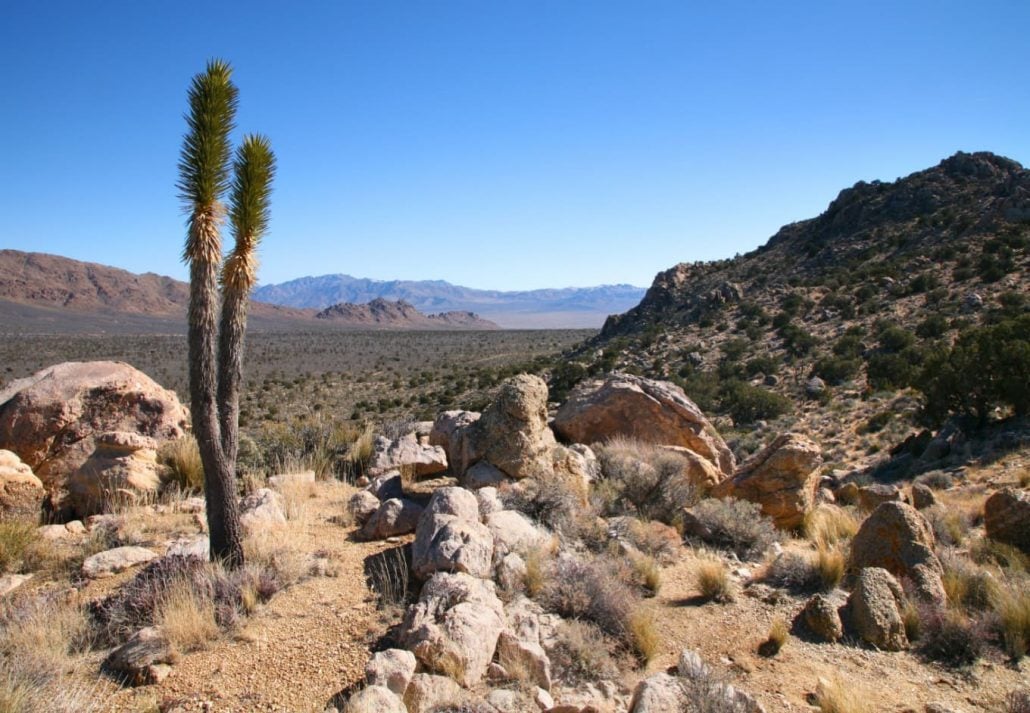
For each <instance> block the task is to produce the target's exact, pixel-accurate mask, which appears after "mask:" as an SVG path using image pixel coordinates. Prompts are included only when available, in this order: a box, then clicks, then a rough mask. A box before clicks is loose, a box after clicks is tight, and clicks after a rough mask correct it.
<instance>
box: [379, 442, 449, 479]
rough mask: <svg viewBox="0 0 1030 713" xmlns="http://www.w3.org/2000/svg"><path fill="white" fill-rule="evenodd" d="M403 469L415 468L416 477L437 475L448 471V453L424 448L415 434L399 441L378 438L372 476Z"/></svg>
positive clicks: (441, 449) (433, 448)
mask: <svg viewBox="0 0 1030 713" xmlns="http://www.w3.org/2000/svg"><path fill="white" fill-rule="evenodd" d="M402 467H411V468H414V471H415V477H417V478H421V477H423V476H430V475H436V474H437V473H442V472H444V471H445V470H447V453H446V452H445V451H444V449H443V447H441V446H424V445H422V444H421V443H419V442H418V437H417V436H416V435H415V434H414V433H409V434H408V435H406V436H402V437H401V438H398V439H397V440H394V441H391V440H390V439H389V438H385V437H383V436H378V437H377V438H376V439H375V444H374V445H373V450H372V460H371V462H370V463H369V467H368V471H369V473H370V474H372V475H378V474H380V473H386V472H389V471H391V470H395V469H397V468H402Z"/></svg>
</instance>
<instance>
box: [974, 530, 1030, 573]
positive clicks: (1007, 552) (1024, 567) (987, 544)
mask: <svg viewBox="0 0 1030 713" xmlns="http://www.w3.org/2000/svg"><path fill="white" fill-rule="evenodd" d="M969 556H970V557H971V558H972V560H973V561H974V562H976V563H977V564H983V565H987V564H992V565H995V566H997V567H1000V568H1001V569H1003V570H1005V571H1006V572H1007V573H1009V574H1010V575H1020V574H1026V573H1030V557H1027V556H1026V555H1025V554H1023V553H1022V552H1021V551H1020V550H1019V549H1018V548H1016V547H1013V546H1012V545H1009V544H1006V543H1004V542H998V541H996V540H992V539H990V538H987V537H981V538H980V539H978V540H975V541H974V542H973V543H972V544H971V545H970V547H969Z"/></svg>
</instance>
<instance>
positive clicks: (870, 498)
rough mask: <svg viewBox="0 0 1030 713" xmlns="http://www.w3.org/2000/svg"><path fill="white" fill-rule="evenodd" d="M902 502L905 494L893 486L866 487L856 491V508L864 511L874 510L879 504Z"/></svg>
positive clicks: (877, 485)
mask: <svg viewBox="0 0 1030 713" xmlns="http://www.w3.org/2000/svg"><path fill="white" fill-rule="evenodd" d="M904 500H905V494H904V493H903V492H901V490H900V489H899V488H897V487H895V486H893V485H883V484H876V485H867V486H865V487H863V488H859V489H858V506H859V507H860V508H861V509H863V510H866V511H872V510H875V509H876V508H877V507H878V506H879V505H880V503H888V502H891V501H897V502H904Z"/></svg>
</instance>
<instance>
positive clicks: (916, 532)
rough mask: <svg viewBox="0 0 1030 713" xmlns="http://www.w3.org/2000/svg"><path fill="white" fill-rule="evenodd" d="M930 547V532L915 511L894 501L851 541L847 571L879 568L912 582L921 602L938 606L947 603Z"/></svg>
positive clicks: (882, 506)
mask: <svg viewBox="0 0 1030 713" xmlns="http://www.w3.org/2000/svg"><path fill="white" fill-rule="evenodd" d="M933 547H934V536H933V530H931V529H930V525H929V523H928V522H927V521H926V519H925V518H924V517H923V516H922V515H920V514H919V511H918V510H916V509H915V508H914V507H912V506H911V505H908V504H906V503H901V502H896V501H889V502H885V503H881V504H880V505H879V506H877V508H876V509H875V510H873V512H872V513H871V514H870V515H869V517H867V518H866V519H865V522H863V523H862V526H861V527H860V528H859V529H858V532H857V533H856V534H855V537H854V539H853V540H852V541H851V558H850V559H849V560H848V569H849V571H851V572H854V573H858V572H860V571H861V570H862V569H864V568H867V567H880V568H882V569H885V570H887V571H888V572H890V573H891V574H892V575H894V576H895V577H897V578H899V579H909V580H911V581H912V583H913V585H914V586H915V591H916V594H917V595H918V596H919V597H920V598H921V599H923V600H924V601H927V602H930V603H934V604H938V605H940V604H943V603H944V602H945V600H946V595H945V593H944V585H943V584H942V582H941V575H943V573H944V568H943V567H942V566H941V562H940V560H939V559H937V555H936V554H934V551H933Z"/></svg>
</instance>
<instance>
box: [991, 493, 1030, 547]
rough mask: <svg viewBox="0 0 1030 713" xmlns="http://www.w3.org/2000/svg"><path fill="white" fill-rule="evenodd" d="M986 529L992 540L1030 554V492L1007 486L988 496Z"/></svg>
mask: <svg viewBox="0 0 1030 713" xmlns="http://www.w3.org/2000/svg"><path fill="white" fill-rule="evenodd" d="M984 529H985V530H986V531H987V536H988V537H990V538H991V539H992V540H997V541H998V542H1004V543H1005V544H1008V545H1012V546H1013V547H1018V548H1019V549H1020V550H1022V551H1023V552H1025V553H1027V554H1030V493H1027V492H1026V491H1025V490H1015V489H1013V488H1005V489H1004V490H999V491H998V492H996V493H994V494H993V495H991V497H989V498H987V502H985V503H984Z"/></svg>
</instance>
